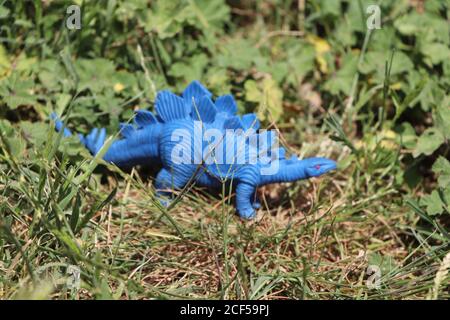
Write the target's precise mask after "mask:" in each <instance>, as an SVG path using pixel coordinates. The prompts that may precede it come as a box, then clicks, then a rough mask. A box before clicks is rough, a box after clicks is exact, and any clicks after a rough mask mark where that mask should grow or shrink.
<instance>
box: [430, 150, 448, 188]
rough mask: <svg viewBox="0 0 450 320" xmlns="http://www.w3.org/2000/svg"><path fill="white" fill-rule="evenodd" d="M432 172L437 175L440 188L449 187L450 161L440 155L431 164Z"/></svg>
mask: <svg viewBox="0 0 450 320" xmlns="http://www.w3.org/2000/svg"><path fill="white" fill-rule="evenodd" d="M433 172H434V173H435V174H436V175H438V184H439V187H440V188H442V189H446V188H449V187H450V162H449V161H448V160H447V159H445V158H444V157H442V156H440V157H439V158H438V159H437V160H436V162H435V163H434V164H433Z"/></svg>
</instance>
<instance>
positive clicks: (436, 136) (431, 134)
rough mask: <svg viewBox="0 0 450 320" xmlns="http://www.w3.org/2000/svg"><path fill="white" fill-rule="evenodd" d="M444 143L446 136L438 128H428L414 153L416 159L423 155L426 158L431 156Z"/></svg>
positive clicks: (420, 138)
mask: <svg viewBox="0 0 450 320" xmlns="http://www.w3.org/2000/svg"><path fill="white" fill-rule="evenodd" d="M444 141H445V139H444V135H443V134H442V133H441V132H440V131H439V130H438V129H437V128H435V127H432V128H428V129H427V130H425V131H424V133H423V134H422V135H421V136H420V137H419V140H418V141H417V145H416V148H415V149H414V151H413V156H414V158H416V157H418V156H419V155H421V154H424V155H426V156H429V155H431V154H432V153H433V152H434V151H436V150H437V149H438V148H439V147H440V146H441V144H442V143H444Z"/></svg>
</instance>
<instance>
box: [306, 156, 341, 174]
mask: <svg viewBox="0 0 450 320" xmlns="http://www.w3.org/2000/svg"><path fill="white" fill-rule="evenodd" d="M302 162H303V163H302V164H303V165H304V168H305V175H306V176H307V177H318V176H321V175H323V174H324V173H327V172H328V171H331V170H335V169H336V168H337V166H336V162H335V161H333V160H330V159H327V158H308V159H305V160H303V161H302Z"/></svg>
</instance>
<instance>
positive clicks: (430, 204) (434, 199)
mask: <svg viewBox="0 0 450 320" xmlns="http://www.w3.org/2000/svg"><path fill="white" fill-rule="evenodd" d="M420 205H421V206H424V207H426V211H427V213H428V215H430V216H435V215H437V214H441V213H442V212H443V211H444V203H443V202H442V200H441V197H440V196H439V192H438V191H437V190H433V192H432V193H431V194H429V195H425V196H423V197H422V198H421V199H420Z"/></svg>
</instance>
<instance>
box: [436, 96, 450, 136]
mask: <svg viewBox="0 0 450 320" xmlns="http://www.w3.org/2000/svg"><path fill="white" fill-rule="evenodd" d="M449 100H450V99H445V100H444V101H443V102H442V104H441V105H439V106H438V107H437V110H436V113H435V118H436V119H435V122H436V127H437V128H439V131H441V133H442V134H443V135H444V137H445V138H446V139H450V107H449V104H448V103H449V102H450V101H449Z"/></svg>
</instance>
